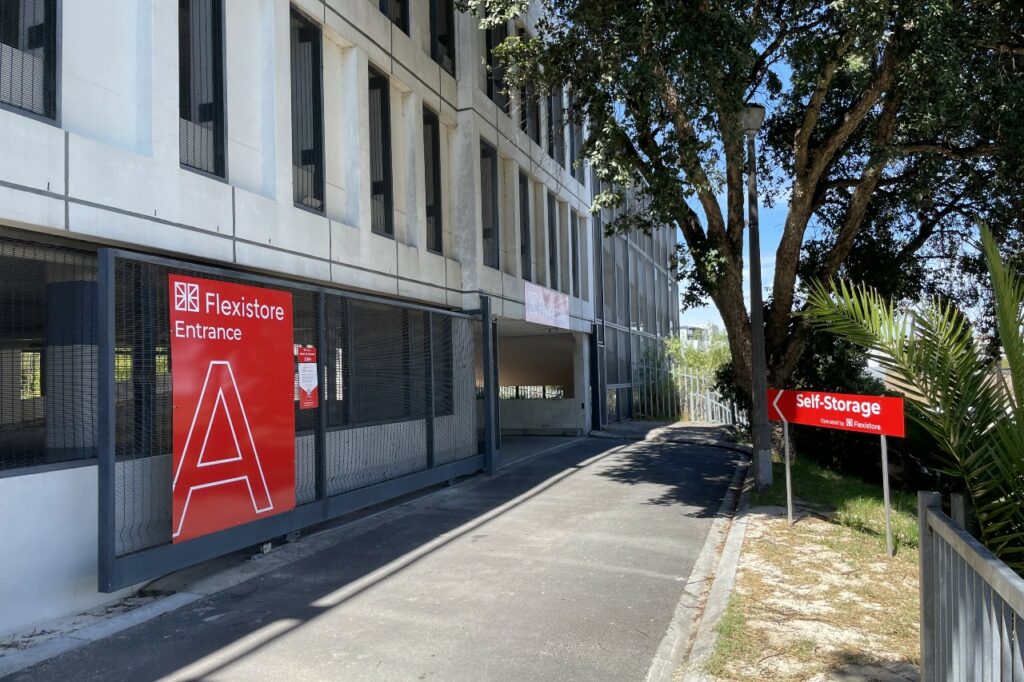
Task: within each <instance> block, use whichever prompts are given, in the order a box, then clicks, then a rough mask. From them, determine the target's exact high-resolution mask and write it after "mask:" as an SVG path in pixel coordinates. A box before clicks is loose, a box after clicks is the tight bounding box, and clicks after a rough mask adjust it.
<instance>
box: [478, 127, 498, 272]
mask: <svg viewBox="0 0 1024 682" xmlns="http://www.w3.org/2000/svg"><path fill="white" fill-rule="evenodd" d="M480 209H481V215H480V218H481V223H480V224H481V226H482V230H483V246H484V265H486V266H487V267H491V268H497V267H498V259H499V254H500V251H501V243H500V241H499V230H498V152H497V150H496V149H495V148H494V147H492V146H491V145H489V144H487V143H486V142H484V141H483V140H481V141H480Z"/></svg>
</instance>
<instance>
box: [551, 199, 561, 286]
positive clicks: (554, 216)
mask: <svg viewBox="0 0 1024 682" xmlns="http://www.w3.org/2000/svg"><path fill="white" fill-rule="evenodd" d="M558 241H559V240H558V201H556V199H555V195H554V194H553V193H552V192H550V191H549V192H548V288H549V289H554V290H555V291H558V290H559V281H558V280H559V277H558V275H559V272H558V270H559V268H558Z"/></svg>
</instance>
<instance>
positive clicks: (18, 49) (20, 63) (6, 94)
mask: <svg viewBox="0 0 1024 682" xmlns="http://www.w3.org/2000/svg"><path fill="white" fill-rule="evenodd" d="M0 102H3V103H4V104H8V105H10V106H12V107H16V108H18V109H23V110H25V111H29V112H32V113H34V114H38V115H39V116H43V117H46V118H56V117H57V3H56V0H3V1H2V2H0Z"/></svg>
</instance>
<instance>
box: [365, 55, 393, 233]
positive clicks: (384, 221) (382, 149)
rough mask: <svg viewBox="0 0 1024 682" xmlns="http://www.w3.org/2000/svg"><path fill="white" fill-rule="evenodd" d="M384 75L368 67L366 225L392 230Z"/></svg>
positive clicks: (388, 120)
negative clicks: (368, 120)
mask: <svg viewBox="0 0 1024 682" xmlns="http://www.w3.org/2000/svg"><path fill="white" fill-rule="evenodd" d="M390 89H391V86H390V84H389V83H388V79H387V76H385V75H384V74H382V73H381V72H380V71H377V70H376V69H373V68H371V69H370V227H371V229H372V230H373V231H374V232H376V233H378V234H384V235H387V236H389V237H391V236H394V234H395V224H394V210H393V209H394V197H393V196H392V190H391V105H390Z"/></svg>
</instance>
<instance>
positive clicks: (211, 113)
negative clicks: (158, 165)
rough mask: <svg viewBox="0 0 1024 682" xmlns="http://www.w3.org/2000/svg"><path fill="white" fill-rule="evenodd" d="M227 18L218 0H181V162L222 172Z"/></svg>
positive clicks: (179, 131)
mask: <svg viewBox="0 0 1024 682" xmlns="http://www.w3.org/2000/svg"><path fill="white" fill-rule="evenodd" d="M223 17H224V11H223V7H222V6H221V2H220V0H179V2H178V84H179V89H178V102H179V111H180V117H179V119H178V148H179V151H180V154H181V165H183V166H187V167H188V168H194V169H196V170H200V171H203V172H204V173H209V174H210V175H216V176H217V177H221V178H222V177H224V176H225V172H226V168H225V162H224V161H225V159H224V29H223V25H222V21H223Z"/></svg>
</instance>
